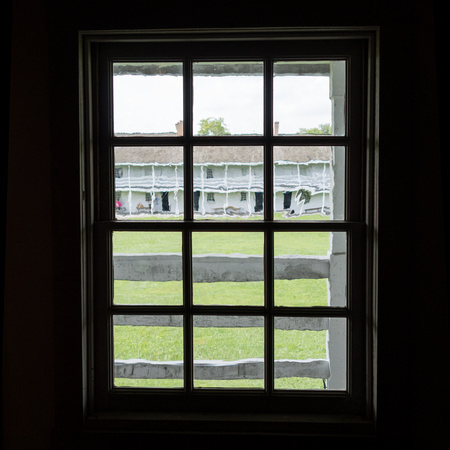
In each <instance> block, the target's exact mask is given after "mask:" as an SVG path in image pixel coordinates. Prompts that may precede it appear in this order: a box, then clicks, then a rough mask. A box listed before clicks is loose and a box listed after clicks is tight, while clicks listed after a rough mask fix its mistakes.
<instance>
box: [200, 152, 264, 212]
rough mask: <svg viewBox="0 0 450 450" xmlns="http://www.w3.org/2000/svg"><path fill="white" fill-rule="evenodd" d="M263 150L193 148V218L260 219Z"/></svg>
mask: <svg viewBox="0 0 450 450" xmlns="http://www.w3.org/2000/svg"><path fill="white" fill-rule="evenodd" d="M263 159H264V158H263V147H260V146H251V147H250V146H227V147H224V146H221V147H213V146H195V147H194V193H193V203H194V205H193V206H194V218H195V219H200V220H244V219H250V220H262V219H263V218H264V216H263V214H264V211H263V209H264V208H263V206H264V179H263V178H264V177H263V172H264V168H263Z"/></svg>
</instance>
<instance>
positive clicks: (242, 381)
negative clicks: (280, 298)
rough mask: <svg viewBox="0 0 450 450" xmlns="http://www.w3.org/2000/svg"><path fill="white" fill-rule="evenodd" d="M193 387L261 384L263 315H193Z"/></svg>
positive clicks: (261, 386)
mask: <svg viewBox="0 0 450 450" xmlns="http://www.w3.org/2000/svg"><path fill="white" fill-rule="evenodd" d="M194 387H196V388H199V387H204V388H208V387H209V388H264V318H263V317H251V316H194Z"/></svg>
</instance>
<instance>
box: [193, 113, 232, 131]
mask: <svg viewBox="0 0 450 450" xmlns="http://www.w3.org/2000/svg"><path fill="white" fill-rule="evenodd" d="M199 125H200V131H199V132H198V134H199V135H200V136H225V135H230V134H231V133H230V132H229V131H228V128H227V126H226V125H225V123H224V118H223V117H219V118H218V119H216V118H214V117H208V118H207V119H201V120H200V122H199Z"/></svg>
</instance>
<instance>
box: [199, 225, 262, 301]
mask: <svg viewBox="0 0 450 450" xmlns="http://www.w3.org/2000/svg"><path fill="white" fill-rule="evenodd" d="M263 251H264V234H263V233H245V232H239V233H235V232H228V233H224V232H217V233H208V232H200V233H192V253H193V257H192V274H193V280H194V284H193V295H194V304H196V305H234V306H237V305H239V306H242V305H246V306H262V305H263V304H264V260H263Z"/></svg>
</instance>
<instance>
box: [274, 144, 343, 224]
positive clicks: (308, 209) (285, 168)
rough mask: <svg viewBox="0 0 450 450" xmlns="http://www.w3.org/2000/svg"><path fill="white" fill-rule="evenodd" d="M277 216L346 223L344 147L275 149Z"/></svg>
mask: <svg viewBox="0 0 450 450" xmlns="http://www.w3.org/2000/svg"><path fill="white" fill-rule="evenodd" d="M273 160H274V172H273V182H274V186H273V189H274V195H275V197H274V213H275V215H274V217H275V218H276V219H279V220H280V219H281V220H286V219H289V220H326V219H334V220H343V219H344V197H345V196H344V192H345V148H344V147H323V146H320V147H316V146H310V147H291V146H283V147H281V146H279V147H274V150H273Z"/></svg>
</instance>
